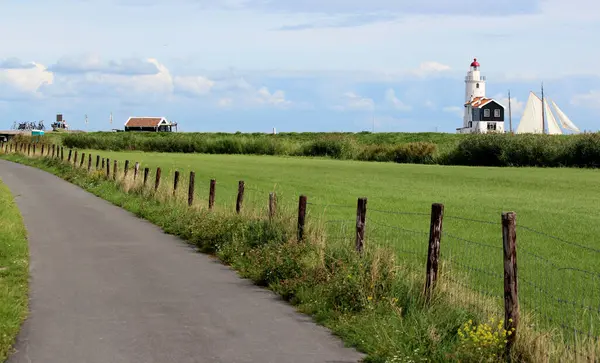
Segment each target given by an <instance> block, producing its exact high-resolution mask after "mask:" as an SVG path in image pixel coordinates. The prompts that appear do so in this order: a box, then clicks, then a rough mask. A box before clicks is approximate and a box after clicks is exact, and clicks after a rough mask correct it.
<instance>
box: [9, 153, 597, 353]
mask: <svg viewBox="0 0 600 363" xmlns="http://www.w3.org/2000/svg"><path fill="white" fill-rule="evenodd" d="M59 149H60V152H59ZM0 150H2V151H3V152H5V153H11V152H19V153H22V154H25V155H30V156H36V155H37V156H39V155H40V153H42V151H41V150H40V149H38V150H37V151H35V149H34V150H33V152H32V150H31V146H27V145H14V144H11V143H4V144H1V145H0ZM65 151H66V150H63V149H62V147H55V146H52V148H50V146H49V145H46V149H45V150H44V151H43V156H46V157H51V158H58V159H62V160H64V161H65V162H69V163H71V164H73V165H74V166H76V167H79V168H87V169H88V171H90V172H96V173H103V174H104V173H105V174H106V177H108V178H111V177H112V178H121V179H125V177H127V175H129V178H131V177H132V174H134V171H133V170H129V169H127V172H126V170H125V169H124V168H123V165H124V163H125V161H124V160H119V161H118V162H117V164H116V165H118V169H117V171H116V173H115V170H114V165H115V164H114V160H112V161H111V160H109V159H106V160H104V159H102V163H100V159H101V157H99V156H94V157H92V156H91V155H87V156H85V155H81V154H79V155H78V157H79V158H80V159H79V161H78V162H76V160H75V155H77V154H76V153H75V154H72V152H71V150H68V153H66V152H65ZM36 153H37V154H36ZM82 157H83V158H85V160H82V159H81V158H82ZM96 164H98V166H96ZM128 164H129V163H128ZM100 165H102V167H101V168H100ZM133 165H134V163H131V164H129V168H134V166H133ZM110 168H113V170H110ZM146 169H147V167H144V166H142V165H140V166H139V172H137V173H135V175H137V176H135V177H134V179H135V178H137V179H136V180H137V181H136V182H137V183H138V184H141V183H144V182H143V179H147V180H146V181H145V183H144V184H147V186H146V187H147V188H153V187H154V188H156V189H158V188H162V189H161V190H163V194H164V195H171V194H172V198H179V199H181V200H182V201H184V200H185V201H188V202H189V201H190V198H191V200H192V202H191V203H190V205H192V206H196V207H198V206H202V208H209V209H213V208H216V209H218V208H221V209H233V208H235V209H236V210H237V211H238V212H241V210H243V211H244V212H245V213H249V212H252V213H257V214H260V215H266V214H268V215H271V214H273V213H275V212H276V211H275V210H277V211H279V210H284V209H287V210H288V211H296V210H297V211H298V228H299V229H303V228H304V223H305V219H306V220H307V221H308V222H307V223H308V224H319V223H320V224H322V228H323V233H324V235H325V239H326V241H328V243H339V244H342V245H347V246H349V247H352V248H358V246H359V245H360V243H363V244H364V248H365V249H369V248H374V247H385V248H387V249H388V250H391V251H394V253H395V254H396V258H397V261H398V263H399V264H402V265H403V266H405V267H406V266H408V267H409V268H413V269H415V271H416V272H417V273H418V274H421V276H422V279H423V282H425V281H426V280H427V279H429V278H430V276H429V274H430V263H429V262H431V260H432V258H434V259H435V260H436V261H435V264H436V266H437V264H438V259H439V266H440V268H439V272H438V271H437V267H436V268H435V270H436V271H435V275H436V276H435V278H434V279H435V283H436V284H435V286H436V289H438V290H441V291H443V292H444V293H445V294H446V296H447V298H448V299H450V300H451V301H452V302H453V303H454V304H457V305H462V306H464V307H465V308H468V309H470V310H472V311H477V312H479V313H481V314H482V316H485V317H493V318H496V319H498V320H499V319H503V318H505V317H507V316H508V315H507V314H508V313H507V311H508V309H507V294H508V293H509V292H508V291H507V289H508V287H507V286H508V285H507V281H508V280H507V279H509V278H510V276H508V277H507V263H508V262H507V261H509V262H510V259H508V260H507V256H506V251H507V247H506V234H505V232H504V231H503V224H502V223H501V222H502V220H501V219H500V218H498V220H496V221H492V220H484V219H477V218H469V217H465V216H460V215H453V214H452V211H451V210H447V211H443V214H442V215H439V216H436V215H434V213H433V211H434V208H432V209H431V211H428V210H427V209H429V207H430V206H423V208H424V210H422V211H404V210H384V209H377V208H372V209H371V208H366V199H364V204H365V205H364V207H363V208H364V210H362V211H361V201H360V200H361V199H359V201H358V205H356V204H355V205H351V204H344V203H331V204H329V203H323V202H321V201H317V202H313V201H308V202H306V199H304V203H305V204H304V205H303V201H302V198H300V200H299V199H298V195H293V194H290V193H287V194H286V193H283V192H280V191H275V189H276V188H272V189H271V190H267V189H264V188H261V187H258V186H256V185H253V184H251V183H245V182H243V181H240V182H239V183H237V184H233V183H219V182H218V181H217V180H214V179H210V177H207V176H200V175H199V176H198V178H195V174H194V173H195V172H194V171H192V170H183V169H180V170H177V174H178V175H179V177H178V178H176V177H175V174H176V170H175V168H169V169H166V170H165V171H164V172H162V173H161V171H162V170H161V171H159V170H158V169H156V170H147V171H146ZM126 173H129V174H126ZM191 174H194V178H192V175H191ZM157 175H158V177H157ZM176 179H177V181H176ZM158 181H160V182H161V183H162V184H160V185H159V184H157V183H158ZM157 185H158V187H157ZM175 185H177V187H176V188H175ZM211 203H212V204H211ZM442 208H443V207H442ZM366 213H368V217H367V216H366ZM301 217H302V218H301ZM436 218H437V219H436ZM434 220H438V221H439V236H438V237H435V226H434V224H435V223H434V222H435V221H434ZM514 232H515V233H516V236H517V237H516V241H518V242H516V244H515V249H516V257H515V261H513V262H514V266H513V267H514V273H515V278H516V280H515V281H514V282H515V285H516V286H515V291H518V305H517V306H518V309H519V311H520V328H521V329H526V330H528V331H534V332H537V333H539V334H544V333H548V334H551V335H552V337H553V339H556V340H559V341H561V342H562V343H563V344H565V345H567V346H573V347H579V346H580V344H579V343H581V342H582V341H585V342H591V343H590V344H600V264H598V262H597V261H598V260H599V259H600V249H597V248H595V247H593V246H589V245H587V244H586V243H582V242H578V241H571V240H569V239H566V238H564V237H559V236H555V235H553V234H551V233H549V232H548V231H541V230H539V229H536V228H533V227H529V226H526V225H520V224H519V223H516V227H514ZM436 239H437V245H438V246H439V249H438V251H439V257H438V256H433V257H432V253H433V254H435V248H433V249H432V246H433V247H435V243H434V242H436V241H435V240H436ZM359 240H360V241H359ZM432 241H433V242H432ZM432 243H433V244H432ZM432 251H433V252H432ZM428 261H429V262H428ZM513 262H510V263H513ZM517 266H518V268H517ZM517 271H518V274H517ZM509 285H510V284H509ZM578 344H579V345H578ZM577 349H578V348H577ZM582 354H585V353H582Z"/></svg>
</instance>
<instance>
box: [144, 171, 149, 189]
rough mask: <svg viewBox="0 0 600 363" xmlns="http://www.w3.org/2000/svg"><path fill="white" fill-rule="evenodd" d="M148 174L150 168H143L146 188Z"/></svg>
mask: <svg viewBox="0 0 600 363" xmlns="http://www.w3.org/2000/svg"><path fill="white" fill-rule="evenodd" d="M148 173H150V168H144V186H146V182H148Z"/></svg>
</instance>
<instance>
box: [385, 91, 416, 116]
mask: <svg viewBox="0 0 600 363" xmlns="http://www.w3.org/2000/svg"><path fill="white" fill-rule="evenodd" d="M385 100H386V102H388V103H389V104H391V105H392V106H393V107H394V108H395V109H397V110H400V111H410V110H411V109H412V107H411V106H409V105H407V104H405V103H404V102H402V101H400V100H399V99H398V97H396V92H395V91H394V90H393V89H392V88H389V89H388V90H387V91H385Z"/></svg>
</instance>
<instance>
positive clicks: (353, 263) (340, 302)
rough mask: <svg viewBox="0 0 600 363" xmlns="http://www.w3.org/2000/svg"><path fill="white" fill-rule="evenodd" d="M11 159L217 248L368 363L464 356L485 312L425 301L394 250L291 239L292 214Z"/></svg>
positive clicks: (417, 280)
mask: <svg viewBox="0 0 600 363" xmlns="http://www.w3.org/2000/svg"><path fill="white" fill-rule="evenodd" d="M4 158H6V159H9V160H13V161H17V162H20V163H23V164H27V165H31V166H35V167H38V168H40V169H43V170H46V171H48V172H51V173H53V174H55V175H57V176H59V177H62V178H64V179H65V180H67V181H70V182H72V183H74V184H76V185H79V186H81V187H83V188H84V189H86V190H88V191H90V192H91V193H93V194H95V195H97V196H100V197H102V198H104V199H106V200H108V201H110V202H112V203H114V204H115V205H118V206H121V207H123V208H125V209H127V210H129V211H131V212H133V213H135V214H136V215H138V216H140V217H142V218H145V219H147V220H149V221H150V222H152V223H154V224H156V225H158V226H160V227H161V228H163V230H164V231H165V232H167V233H171V234H174V235H178V236H180V237H182V238H183V239H185V240H187V241H188V242H189V243H191V244H193V245H195V246H197V247H198V248H199V249H200V250H201V251H204V252H209V253H213V254H216V255H217V256H218V257H219V258H220V259H221V260H222V261H223V262H224V263H226V264H229V265H231V266H232V267H234V268H235V269H236V270H237V271H238V272H239V273H240V275H241V276H243V277H246V278H250V279H251V280H252V281H254V282H255V283H256V284H257V285H260V286H265V287H268V288H270V289H272V290H273V291H275V292H277V293H279V294H280V295H281V296H282V297H284V298H285V299H286V300H288V301H290V302H291V303H293V304H294V305H296V306H297V308H298V309H299V310H300V311H302V312H305V313H307V314H310V315H312V316H313V317H314V318H315V319H316V321H318V322H319V323H321V324H323V325H325V326H326V327H328V328H330V329H331V330H332V331H333V332H334V333H335V334H337V335H339V336H340V337H341V338H342V339H343V340H344V341H345V342H346V343H347V344H351V345H353V346H356V347H357V348H358V349H359V350H361V351H363V352H366V353H367V354H368V358H367V361H368V362H400V361H408V360H409V359H412V360H414V361H425V359H427V360H429V361H453V360H454V358H456V357H460V355H458V354H459V353H460V352H461V348H460V346H459V340H458V336H457V330H458V328H459V327H460V326H461V325H462V324H463V323H464V322H465V321H468V320H469V319H477V318H479V317H481V315H480V314H478V313H476V312H473V311H470V310H468V309H464V308H460V307H459V306H456V305H452V304H449V303H448V301H447V299H446V298H445V297H444V296H443V295H440V296H439V298H438V299H436V300H435V302H434V303H433V304H432V305H431V306H428V307H426V306H425V305H424V304H423V301H422V299H421V295H420V293H421V289H422V283H423V281H421V277H420V276H421V275H420V274H416V275H415V272H414V270H413V269H411V268H409V267H407V266H404V267H402V265H397V263H396V262H394V259H393V258H394V256H393V254H390V253H379V254H377V253H376V251H377V249H370V250H371V251H375V252H373V253H367V254H366V255H365V256H364V257H362V258H359V257H358V255H357V254H356V253H354V252H352V251H350V249H349V248H348V246H346V245H345V246H340V245H339V244H336V243H334V242H333V241H329V240H325V244H324V246H325V247H324V250H319V249H318V248H317V247H315V246H317V244H316V243H315V244H313V243H307V244H298V243H288V242H287V241H289V240H290V239H294V238H295V237H294V236H295V225H294V222H293V216H292V218H289V219H286V218H287V217H286V216H284V217H282V218H283V219H282V220H278V221H277V222H276V223H273V224H271V223H268V222H267V221H265V218H252V217H245V216H241V217H240V216H236V215H235V213H233V212H229V213H227V212H225V213H219V214H215V213H206V212H202V211H200V212H198V211H194V210H192V209H190V208H188V207H187V206H185V204H183V203H160V202H158V201H156V200H154V199H153V198H148V195H142V194H140V193H136V192H130V193H125V192H123V191H122V190H121V189H120V188H119V187H118V186H117V185H116V184H115V183H114V182H110V181H106V180H105V179H104V177H103V176H102V173H101V172H98V173H92V174H91V175H88V174H87V173H86V172H84V171H83V170H75V169H73V168H72V167H70V166H68V165H66V164H64V163H60V162H58V161H55V160H49V159H28V158H25V157H22V156H17V155H10V156H4ZM290 221H291V223H290ZM318 237H319V236H311V237H310V238H318ZM319 256H321V257H319ZM420 267H424V266H420ZM415 276H416V277H415ZM468 353H469V352H462V353H461V354H468ZM394 357H396V358H394ZM393 359H396V360H393ZM456 359H458V358H456Z"/></svg>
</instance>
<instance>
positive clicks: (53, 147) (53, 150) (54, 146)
mask: <svg viewBox="0 0 600 363" xmlns="http://www.w3.org/2000/svg"><path fill="white" fill-rule="evenodd" d="M55 150H56V145H54V144H52V158H54V154H55Z"/></svg>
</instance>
